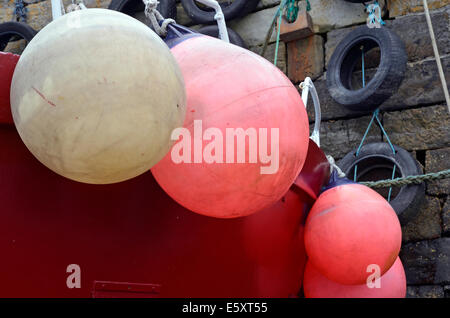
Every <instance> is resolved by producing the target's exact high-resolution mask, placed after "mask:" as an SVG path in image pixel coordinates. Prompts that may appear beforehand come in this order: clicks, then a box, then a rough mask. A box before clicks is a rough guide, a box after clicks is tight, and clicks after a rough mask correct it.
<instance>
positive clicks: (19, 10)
mask: <svg viewBox="0 0 450 318" xmlns="http://www.w3.org/2000/svg"><path fill="white" fill-rule="evenodd" d="M14 4H15V8H14V12H13V15H14V16H16V17H18V18H19V20H18V21H21V20H22V21H23V22H26V21H27V12H28V9H27V8H25V6H24V4H23V1H22V0H15V1H14Z"/></svg>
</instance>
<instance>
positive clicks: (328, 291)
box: [303, 257, 406, 298]
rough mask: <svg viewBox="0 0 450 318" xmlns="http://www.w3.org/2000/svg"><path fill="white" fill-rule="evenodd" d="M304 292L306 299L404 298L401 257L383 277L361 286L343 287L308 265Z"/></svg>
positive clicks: (404, 283) (404, 285) (403, 273)
mask: <svg viewBox="0 0 450 318" xmlns="http://www.w3.org/2000/svg"><path fill="white" fill-rule="evenodd" d="M303 292H304V294H305V297H306V298H404V297H405V296H406V276H405V270H404V269H403V265H402V262H401V260H400V258H399V257H397V260H396V261H395V263H394V265H392V267H391V268H390V269H389V270H388V271H387V272H386V273H384V275H383V276H381V277H379V279H378V280H377V279H376V278H374V279H371V278H369V283H368V284H367V283H365V284H361V285H342V284H339V283H336V282H333V281H331V280H329V279H328V278H326V277H325V276H323V275H322V274H320V273H319V271H318V270H317V269H315V268H314V266H313V265H312V264H311V263H310V262H308V263H307V264H306V269H305V274H304V277H303Z"/></svg>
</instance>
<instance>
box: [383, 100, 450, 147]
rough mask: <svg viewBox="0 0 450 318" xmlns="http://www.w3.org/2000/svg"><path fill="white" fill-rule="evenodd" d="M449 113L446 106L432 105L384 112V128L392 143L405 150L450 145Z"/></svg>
mask: <svg viewBox="0 0 450 318" xmlns="http://www.w3.org/2000/svg"><path fill="white" fill-rule="evenodd" d="M449 126H450V115H449V113H448V110H447V107H446V106H432V107H425V108H417V109H409V110H405V111H401V112H389V113H385V114H384V128H385V129H386V131H387V132H388V134H389V137H390V139H391V141H392V143H394V144H396V145H398V146H401V147H403V148H405V149H407V150H419V149H433V148H442V147H448V146H449V145H450V130H449V129H448V127H449Z"/></svg>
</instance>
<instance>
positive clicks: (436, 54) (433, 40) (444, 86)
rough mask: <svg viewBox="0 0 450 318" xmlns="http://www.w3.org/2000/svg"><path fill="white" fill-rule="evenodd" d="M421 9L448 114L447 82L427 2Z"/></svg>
mask: <svg viewBox="0 0 450 318" xmlns="http://www.w3.org/2000/svg"><path fill="white" fill-rule="evenodd" d="M423 8H424V10H425V17H426V19H427V24H428V29H429V30H430V37H431V44H432V45H433V51H434V57H435V59H436V64H437V67H438V72H439V77H440V78H441V83H442V89H443V90H444V95H445V101H446V102H447V108H448V111H449V112H450V96H449V94H448V88H447V81H446V80H445V76H444V71H443V69H442V63H441V57H440V55H439V50H438V47H437V44H436V37H435V36H434V30H433V24H432V23H431V17H430V11H429V10H428V2H427V0H423Z"/></svg>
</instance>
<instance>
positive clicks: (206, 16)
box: [181, 0, 259, 24]
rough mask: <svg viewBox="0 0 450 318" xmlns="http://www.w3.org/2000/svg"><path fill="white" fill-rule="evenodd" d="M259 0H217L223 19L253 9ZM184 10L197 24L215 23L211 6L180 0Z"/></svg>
mask: <svg viewBox="0 0 450 318" xmlns="http://www.w3.org/2000/svg"><path fill="white" fill-rule="evenodd" d="M258 3H259V0H234V1H230V0H225V1H219V4H220V6H221V7H222V11H223V15H224V16H225V19H226V20H227V21H228V20H232V19H234V18H237V17H240V16H243V15H245V14H247V13H249V12H251V11H253V10H254V9H255V8H256V6H257V5H258ZM181 4H182V5H183V8H184V10H185V11H186V13H187V15H188V16H189V18H191V20H192V21H194V22H195V23H199V24H211V23H215V22H216V20H214V16H215V14H216V13H215V11H214V10H212V9H211V8H206V7H200V6H199V5H198V3H197V2H196V1H195V0H181Z"/></svg>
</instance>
